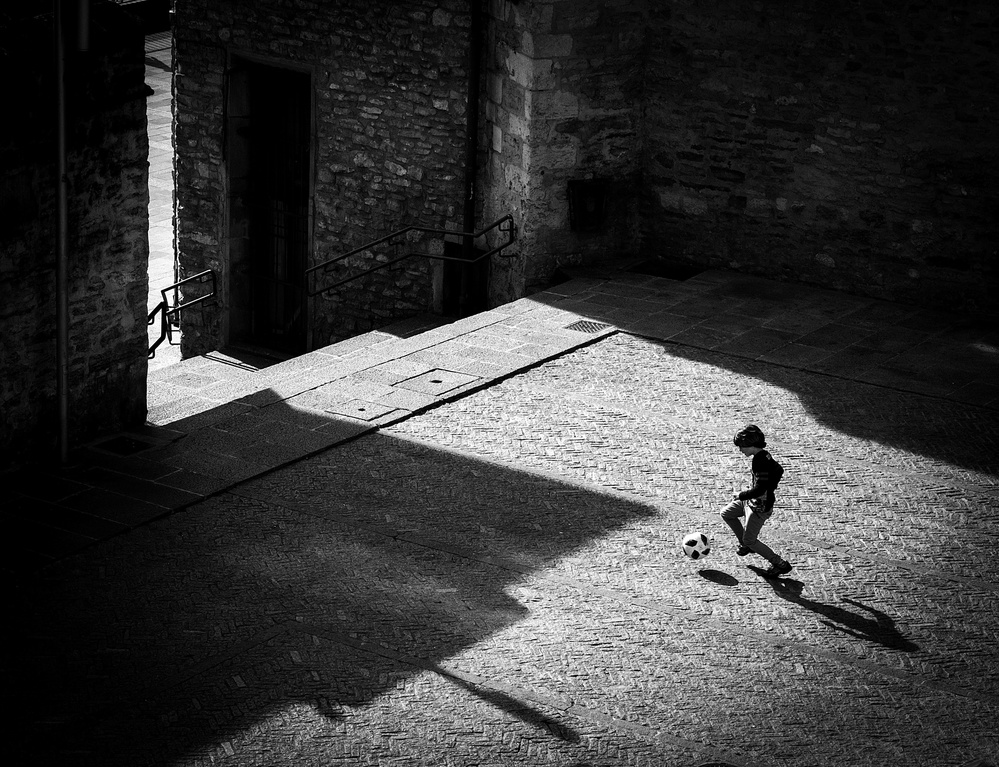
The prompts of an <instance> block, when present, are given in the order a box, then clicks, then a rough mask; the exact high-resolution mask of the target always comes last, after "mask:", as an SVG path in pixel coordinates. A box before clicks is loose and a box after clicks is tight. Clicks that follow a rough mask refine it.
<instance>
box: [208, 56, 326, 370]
mask: <svg viewBox="0 0 999 767" xmlns="http://www.w3.org/2000/svg"><path fill="white" fill-rule="evenodd" d="M226 108H227V117H226V128H227V140H226V144H227V146H226V150H227V151H226V157H227V169H228V210H229V305H230V307H229V333H228V336H229V342H230V343H233V344H242V345H250V346H253V347H259V348H261V349H265V350H271V351H274V352H278V353H281V354H283V355H296V354H301V353H303V352H304V351H306V348H307V326H308V323H307V321H306V320H307V311H306V308H307V303H306V297H305V296H306V294H305V270H306V267H307V266H308V261H309V251H310V248H311V240H310V229H311V227H310V216H309V200H310V189H311V172H310V168H311V136H312V82H311V77H310V75H309V74H308V73H306V72H298V71H293V70H288V69H281V68H279V67H275V66H270V65H267V64H261V63H257V62H251V61H243V60H234V62H233V64H232V67H231V68H230V70H229V78H228V98H227V104H226Z"/></svg>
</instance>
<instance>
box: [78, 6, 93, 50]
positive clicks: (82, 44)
mask: <svg viewBox="0 0 999 767" xmlns="http://www.w3.org/2000/svg"><path fill="white" fill-rule="evenodd" d="M76 50H78V51H80V52H81V53H83V52H85V51H89V50H90V0H77V2H76Z"/></svg>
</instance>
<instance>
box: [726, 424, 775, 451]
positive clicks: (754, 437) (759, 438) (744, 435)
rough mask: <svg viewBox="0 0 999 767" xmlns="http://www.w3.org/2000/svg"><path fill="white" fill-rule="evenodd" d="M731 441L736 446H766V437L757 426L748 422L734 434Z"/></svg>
mask: <svg viewBox="0 0 999 767" xmlns="http://www.w3.org/2000/svg"><path fill="white" fill-rule="evenodd" d="M732 442H734V443H735V446H736V447H766V446H767V439H766V437H765V436H763V432H762V431H761V430H760V427H759V426H756V425H754V424H749V426H747V427H746V428H745V429H743V430H741V431H740V432H739V433H738V434H736V435H735V437H734V439H733V440H732Z"/></svg>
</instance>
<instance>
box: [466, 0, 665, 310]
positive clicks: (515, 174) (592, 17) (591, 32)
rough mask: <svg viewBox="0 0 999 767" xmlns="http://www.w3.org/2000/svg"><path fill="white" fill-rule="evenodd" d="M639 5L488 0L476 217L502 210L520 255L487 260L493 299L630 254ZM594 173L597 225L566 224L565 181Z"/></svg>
mask: <svg viewBox="0 0 999 767" xmlns="http://www.w3.org/2000/svg"><path fill="white" fill-rule="evenodd" d="M645 5H646V4H645V3H644V2H634V1H633V0H578V1H577V0H532V1H531V2H520V3H513V2H509V0H493V1H492V2H490V3H489V27H488V29H489V42H488V47H487V50H488V56H489V58H488V64H487V75H486V76H487V82H486V89H485V96H486V107H485V109H486V112H485V116H486V121H487V125H488V131H487V134H486V136H485V142H486V145H487V146H488V148H489V153H488V159H487V161H486V164H485V169H484V170H485V173H484V178H485V184H486V191H485V193H484V204H485V207H486V211H487V213H486V215H485V218H487V219H492V218H494V217H495V216H498V215H503V214H504V213H506V212H513V213H514V214H515V215H516V217H517V220H518V223H519V226H520V232H519V240H520V242H519V244H518V251H519V252H520V253H521V254H522V258H521V259H520V260H516V261H513V260H511V261H497V262H495V263H494V280H493V295H494V299H495V300H496V301H497V302H499V301H502V300H509V299H510V298H515V297H518V296H520V295H523V294H524V293H525V292H532V291H534V290H537V289H539V288H540V287H542V286H543V285H545V284H546V283H547V282H548V281H549V280H550V279H551V277H552V275H553V273H554V271H555V270H556V269H557V268H558V267H559V266H561V265H563V264H580V263H585V262H587V261H593V260H604V259H609V258H614V257H621V256H624V255H627V254H634V253H635V252H637V250H638V247H639V235H640V226H639V219H638V213H639V201H640V199H641V198H640V195H639V189H638V182H639V180H640V178H641V165H640V163H641V157H642V152H641V139H642V109H643V105H642V95H643V77H644V73H643V63H644V57H643V50H644V46H645V34H646V16H647V12H646V9H645ZM595 180H596V181H604V182H606V187H605V189H606V195H605V203H606V207H605V209H604V216H603V219H602V222H601V223H600V224H599V225H597V226H593V227H587V228H585V229H583V228H576V227H573V226H571V225H570V223H571V222H570V200H569V192H568V190H569V182H570V181H595ZM493 214H495V216H494V215H493Z"/></svg>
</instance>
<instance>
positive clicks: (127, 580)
mask: <svg viewBox="0 0 999 767" xmlns="http://www.w3.org/2000/svg"><path fill="white" fill-rule="evenodd" d="M287 407H288V406H287V405H286V404H284V403H279V404H276V405H272V406H271V409H272V410H273V409H275V408H276V409H282V408H287ZM273 415H275V417H277V416H278V415H279V413H277V412H276V411H275V413H273ZM294 416H295V417H296V418H298V417H300V413H296V414H294ZM315 418H317V419H318V418H319V417H318V416H315ZM326 420H327V421H330V422H332V421H333V420H336V419H334V418H333V416H330V417H329V418H328V419H326ZM316 424H317V427H319V426H320V424H319V421H318V420H317V421H316ZM206 460H207V457H206ZM651 513H652V510H651V509H650V508H649V507H646V506H643V505H640V504H636V503H631V502H628V501H626V500H622V499H621V498H620V497H615V496H611V495H601V494H599V493H594V492H591V491H588V490H584V489H582V488H580V487H578V486H574V485H571V484H569V483H564V482H561V481H558V480H557V479H553V478H551V477H546V476H541V475H537V474H531V473H527V472H521V471H515V470H512V469H510V468H508V467H504V466H501V465H497V464H495V463H489V462H484V461H479V460H475V459H471V458H467V457H464V456H461V455H458V454H455V453H452V452H446V451H440V450H435V449H433V448H432V447H430V446H426V445H421V444H419V443H415V442H411V441H408V440H401V439H396V438H393V437H390V436H386V435H384V434H381V433H370V434H367V435H365V436H362V437H360V438H358V439H356V440H354V441H353V442H350V443H347V444H345V445H341V446H339V447H337V448H335V449H332V450H329V451H326V452H323V453H319V454H317V455H315V456H314V457H313V458H311V459H308V460H305V461H303V462H300V463H297V464H293V465H291V466H290V467H288V468H286V469H284V470H278V471H277V472H275V473H272V474H270V475H268V476H266V477H263V478H261V479H258V480H251V481H250V482H248V483H244V484H242V485H240V486H238V487H237V488H235V489H233V490H232V491H230V492H226V493H222V494H220V495H218V496H215V497H213V498H209V499H208V500H206V501H204V502H202V503H200V504H197V505H196V506H193V507H191V508H188V509H186V510H184V511H182V512H179V513H177V514H175V515H173V516H170V517H167V518H165V519H161V520H159V521H157V522H154V523H152V524H150V525H147V526H145V527H141V528H139V529H137V530H133V531H132V532H130V533H129V534H127V535H123V536H119V537H117V538H115V539H112V540H110V541H107V542H105V543H104V544H102V545H101V546H99V547H95V548H91V549H89V550H87V551H84V552H83V553H82V554H81V555H79V556H78V557H76V558H74V559H70V560H66V561H65V562H63V563H61V564H59V565H58V566H56V567H54V568H52V569H50V570H49V571H47V573H46V575H45V577H44V578H42V579H40V580H39V581H38V582H36V583H34V584H32V585H30V586H27V587H25V589H23V590H22V592H21V593H20V594H19V597H20V599H19V601H18V604H17V606H16V610H15V615H16V618H15V621H14V622H15V624H16V626H17V630H16V631H15V632H14V641H15V646H14V647H12V648H11V655H10V656H9V657H16V658H18V666H17V668H15V669H14V672H13V674H12V677H13V678H12V680H11V681H12V684H11V687H10V690H11V695H12V697H13V698H14V699H15V700H16V701H17V702H18V704H17V712H18V714H17V717H18V719H17V724H16V731H17V732H18V733H19V734H20V736H22V737H21V738H17V739H16V741H17V742H16V743H15V750H16V752H17V759H18V763H21V764H52V763H70V762H72V763H73V764H76V765H86V764H100V765H113V764H129V765H136V764H155V765H161V764H162V765H166V764H172V763H174V762H175V761H176V760H179V759H183V758H185V757H187V758H190V757H191V756H192V755H201V756H202V757H205V758H207V757H206V755H207V754H208V753H210V752H213V750H214V749H217V748H218V747H219V744H220V743H238V742H239V741H240V739H241V738H243V737H245V736H246V733H248V732H252V731H253V730H254V728H255V727H257V726H259V724H260V723H261V722H264V721H270V720H273V719H274V718H275V717H277V718H280V717H281V715H282V713H281V712H282V711H285V710H287V709H288V708H289V706H291V707H294V706H296V705H301V706H306V707H309V708H310V709H311V710H314V711H317V712H319V713H320V714H321V715H322V717H324V718H325V719H326V720H328V721H331V722H335V721H338V720H340V719H342V718H343V717H344V716H345V712H348V711H350V710H351V709H354V708H356V707H359V706H365V705H367V704H369V703H371V702H372V701H374V700H375V699H377V698H379V696H382V695H383V694H385V693H390V692H392V691H393V690H395V689H396V688H397V687H398V685H400V684H402V683H404V682H405V680H406V679H408V678H412V677H413V676H414V675H417V674H420V673H423V672H426V671H436V672H438V673H439V674H440V673H444V674H445V675H447V674H449V673H450V674H453V672H449V671H448V670H447V668H446V667H447V662H448V659H449V658H452V657H453V656H455V655H456V654H458V653H461V652H462V651H464V650H468V649H469V648H471V647H473V646H474V645H476V643H479V642H481V641H483V640H486V639H488V638H489V637H490V636H492V635H494V634H496V633H497V632H500V631H503V630H504V629H506V628H508V627H510V626H512V625H513V624H515V623H516V622H517V621H518V620H520V619H521V618H523V617H524V616H525V615H527V613H528V608H527V607H525V605H523V604H521V603H520V601H518V599H517V598H516V597H514V596H511V594H510V593H508V591H507V589H508V587H510V586H511V585H514V584H515V582H517V581H518V580H519V579H520V578H523V577H528V576H529V574H530V573H531V572H534V571H536V570H538V569H540V568H544V567H545V566H546V565H548V564H550V563H553V562H555V561H556V560H557V559H558V558H559V557H562V556H565V555H567V554H570V553H571V552H573V551H576V550H578V549H579V548H580V547H583V546H586V545H587V544H588V543H590V542H592V541H594V540H595V539H597V538H599V537H601V536H603V535H606V534H607V533H609V532H610V531H612V530H614V529H615V528H617V527H619V526H622V525H627V524H629V523H631V522H633V521H635V520H638V519H640V518H642V517H646V516H648V515H650V514H651ZM497 563H499V564H501V566H497ZM448 679H449V680H450V681H451V683H452V684H453V685H456V686H457V688H459V689H461V690H464V691H465V693H467V694H468V695H470V696H472V697H474V698H475V699H477V700H478V701H480V702H482V703H485V704H486V705H488V706H490V707H491V708H493V709H496V710H498V711H500V712H504V713H505V714H507V715H510V716H513V717H515V718H516V719H518V720H519V721H520V722H522V723H523V725H524V726H526V727H530V728H533V729H535V730H537V731H539V732H541V733H542V734H544V736H545V737H551V738H553V739H555V740H557V741H559V742H563V743H569V744H572V743H576V742H577V741H578V740H579V737H578V734H577V733H576V732H575V731H574V730H573V728H572V727H571V725H569V724H568V723H566V722H562V721H560V720H559V718H558V716H557V715H555V714H553V712H551V711H547V710H544V707H541V706H538V705H537V704H536V703H532V702H531V701H527V700H520V699H519V698H518V697H517V695H515V694H513V693H508V692H502V691H497V690H496V689H489V688H487V687H484V686H482V685H481V684H479V683H478V682H477V681H476V680H475V679H469V678H467V677H462V676H461V675H460V674H453V675H452V676H449V677H448ZM18 745H20V746H22V747H21V748H17V746H18Z"/></svg>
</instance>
